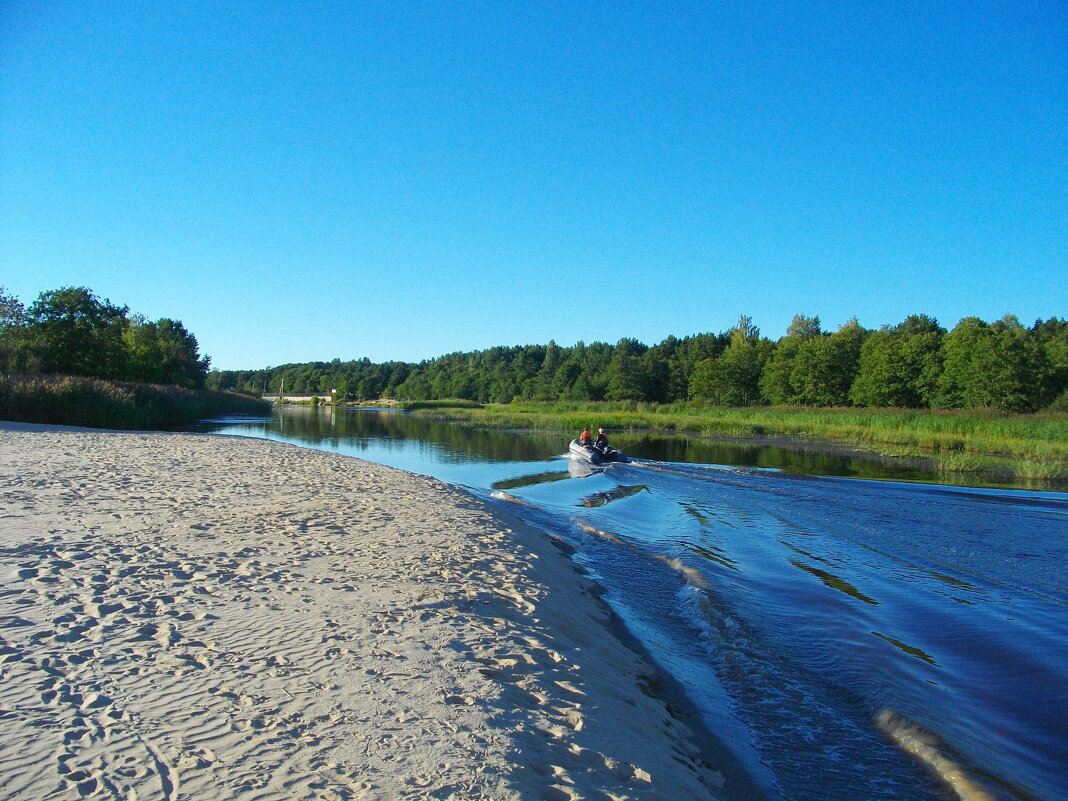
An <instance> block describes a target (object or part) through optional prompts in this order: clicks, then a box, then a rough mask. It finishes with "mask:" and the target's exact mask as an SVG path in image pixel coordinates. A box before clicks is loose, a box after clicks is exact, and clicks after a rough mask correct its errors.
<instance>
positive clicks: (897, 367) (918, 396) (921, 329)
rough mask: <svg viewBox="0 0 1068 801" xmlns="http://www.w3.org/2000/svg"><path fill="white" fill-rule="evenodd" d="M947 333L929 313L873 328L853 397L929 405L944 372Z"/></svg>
mask: <svg viewBox="0 0 1068 801" xmlns="http://www.w3.org/2000/svg"><path fill="white" fill-rule="evenodd" d="M944 334H945V330H944V329H943V328H942V327H941V326H940V325H939V324H938V321H937V320H935V319H934V318H933V317H928V316H927V315H911V316H909V317H907V318H906V319H905V321H904V322H902V323H899V324H898V325H897V326H894V327H893V328H890V327H888V326H883V327H882V328H881V329H880V330H878V331H873V332H871V333H870V334H869V335H868V338H867V339H865V341H864V344H863V346H862V347H861V350H860V361H859V365H858V370H857V377H856V379H855V380H854V381H853V386H852V387H851V388H850V390H849V398H850V400H851V401H852V402H853V404H855V405H857V406H899V407H908V408H924V407H927V406H929V405H930V404H931V401H932V399H933V397H934V394H935V387H936V383H937V380H938V374H939V373H940V372H941V349H942V337H943V336H944Z"/></svg>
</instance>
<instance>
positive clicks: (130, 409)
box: [0, 375, 270, 429]
mask: <svg viewBox="0 0 1068 801" xmlns="http://www.w3.org/2000/svg"><path fill="white" fill-rule="evenodd" d="M269 408H270V406H269V404H267V403H265V402H263V401H261V400H260V399H259V398H253V397H250V396H248V395H239V394H236V393H231V392H205V391H194V390H190V389H182V388H180V387H175V386H165V385H160V384H136V383H130V382H123V381H102V380H99V379H95V378H83V377H80V376H62V375H0V419H3V420H11V421H15V422H21V423H48V424H52V425H67V426H81V427H86V428H114V429H165V428H176V427H178V426H182V425H186V424H188V423H191V422H194V421H196V420H201V419H204V418H207V417H214V416H217V415H220V414H239V413H245V414H264V413H266V411H267V410H268V409H269Z"/></svg>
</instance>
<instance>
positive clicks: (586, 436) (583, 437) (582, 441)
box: [578, 426, 593, 448]
mask: <svg viewBox="0 0 1068 801" xmlns="http://www.w3.org/2000/svg"><path fill="white" fill-rule="evenodd" d="M578 441H579V445H581V446H582V447H583V448H588V447H590V445H592V444H593V443H592V440H591V438H590V427H589V426H586V427H585V428H584V429H582V433H581V434H579V439H578Z"/></svg>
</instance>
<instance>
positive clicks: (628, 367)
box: [207, 314, 1068, 413]
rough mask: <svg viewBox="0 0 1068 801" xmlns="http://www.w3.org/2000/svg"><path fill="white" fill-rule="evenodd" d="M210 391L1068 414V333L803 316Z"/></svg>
mask: <svg viewBox="0 0 1068 801" xmlns="http://www.w3.org/2000/svg"><path fill="white" fill-rule="evenodd" d="M207 386H208V388H210V389H216V390H226V389H232V390H237V391H240V392H247V393H254V394H277V393H278V392H280V391H282V390H284V391H285V392H286V393H287V394H290V393H291V394H321V395H324V396H326V397H330V396H331V394H332V392H333V391H335V390H336V395H335V397H336V398H337V400H339V401H340V400H374V399H378V398H396V399H398V400H401V401H424V400H435V399H445V398H455V399H464V400H470V401H476V402H479V403H510V402H512V401H520V400H522V401H529V400H534V401H565V400H567V401H641V402H648V403H661V404H667V403H680V402H686V403H693V404H697V405H704V406H765V405H771V406H820V407H847V406H855V407H896V408H917V409H989V410H996V411H1000V412H1006V413H1018V412H1036V411H1041V410H1053V411H1068V321H1065V320H1062V319H1059V318H1050V319H1048V320H1044V321H1043V320H1037V321H1035V323H1034V324H1033V325H1031V326H1030V327H1027V326H1025V325H1024V324H1022V323H1021V322H1020V321H1019V319H1017V318H1016V317H1015V316H1013V315H1007V316H1005V317H1003V318H1002V319H1000V320H997V321H994V322H992V323H990V322H985V321H983V320H981V319H979V318H978V317H966V318H964V319H962V320H961V321H960V322H958V323H957V324H956V325H955V326H954V327H953V329H952V330H948V331H947V330H946V329H945V328H944V327H943V326H941V325H940V324H939V322H938V320H937V319H935V318H933V317H930V316H928V315H923V314H919V315H910V316H909V317H907V318H906V319H905V320H903V321H902V322H900V323H898V324H897V325H892V326H891V325H884V326H882V327H880V328H879V329H877V330H871V329H866V328H864V327H862V326H861V325H859V323H858V322H857V320H856V319H855V318H854V319H852V320H850V321H849V322H847V323H845V324H844V325H842V326H840V327H839V328H838V330H836V331H833V332H831V331H825V330H824V329H823V327H822V325H821V323H820V319H819V317H807V316H804V315H795V316H794V318H793V320H792V322H791V324H790V326H789V327H788V328H787V330H786V332H785V334H784V335H783V336H782V337H780V338H779V339H778V340H771V339H769V338H767V337H764V336H762V335H761V333H760V330H759V328H757V327H756V326H755V325H754V324H753V321H752V319H751V318H750V317H747V316H744V315H743V316H741V317H739V319H738V322H737V323H736V324H735V325H734V326H733V327H732V328H731V329H730V330H728V331H724V332H722V333H718V334H711V333H705V334H696V335H691V336H685V337H682V338H678V337H675V336H669V337H668V338H667V339H665V340H664V341H663V342H660V343H658V344H656V345H653V346H647V345H645V344H642V343H641V342H639V341H638V340H636V339H629V338H624V339H620V340H619V341H618V342H617V343H615V344H614V345H613V344H609V343H605V342H592V343H590V344H586V343H584V342H578V343H577V344H575V345H574V346H571V347H562V346H560V345H558V344H556V343H555V342H553V341H550V342H549V343H548V344H547V345H522V346H520V345H517V346H511V347H503V346H500V347H493V348H489V349H487V350H479V351H473V352H469V353H451V354H447V355H444V356H440V357H437V358H434V359H429V360H426V361H422V362H420V363H418V364H412V363H407V362H384V363H373V362H371V361H370V360H369V359H366V358H364V359H359V360H353V361H341V360H340V359H335V360H333V361H331V362H309V363H304V364H286V365H281V366H278V367H268V368H265V369H262V370H247V371H229V370H223V371H211V372H210V373H209V374H208V375H207Z"/></svg>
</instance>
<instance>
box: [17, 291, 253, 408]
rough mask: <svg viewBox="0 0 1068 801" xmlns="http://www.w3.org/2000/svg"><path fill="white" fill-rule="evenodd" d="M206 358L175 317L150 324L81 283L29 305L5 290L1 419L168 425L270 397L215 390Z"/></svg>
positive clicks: (44, 294) (240, 406)
mask: <svg viewBox="0 0 1068 801" xmlns="http://www.w3.org/2000/svg"><path fill="white" fill-rule="evenodd" d="M209 364H210V360H209V359H208V357H206V356H204V357H202V356H201V355H200V353H199V346H198V344H197V340H196V337H194V336H193V335H192V334H191V333H190V332H189V331H187V330H186V329H185V326H183V325H182V323H181V322H179V321H178V320H171V319H161V320H156V321H154V322H153V321H150V320H147V319H145V318H144V317H141V316H140V315H132V314H130V311H129V309H128V308H127V307H125V306H121V307H120V306H116V305H114V304H112V303H111V302H110V301H108V300H101V299H99V298H97V297H96V296H95V295H94V294H93V293H92V291H90V290H89V289H86V288H84V287H66V288H63V289H57V290H52V291H47V292H42V293H41V294H40V295H39V296H38V298H37V300H36V301H35V302H34V303H33V304H32V305H30V306H29V307H28V308H27V307H25V306H24V305H23V304H22V302H21V301H19V300H18V299H17V298H15V297H13V296H10V295H8V294H7V293H6V292H5V291H4V289H3V287H0V419H4V420H12V421H17V422H27V423H51V424H57V425H72V426H86V427H98V428H132V429H145V428H168V427H174V426H179V425H183V424H185V423H189V422H192V421H195V420H198V419H201V418H204V417H211V416H215V415H218V414H223V413H241V412H246V413H256V414H262V413H263V412H264V410H265V404H264V403H263V401H262V400H260V399H259V398H255V397H250V396H243V395H240V394H238V393H233V392H209V391H207V390H206V389H205V378H206V376H207V372H208V366H209Z"/></svg>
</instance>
